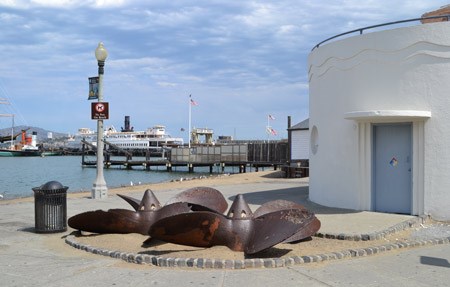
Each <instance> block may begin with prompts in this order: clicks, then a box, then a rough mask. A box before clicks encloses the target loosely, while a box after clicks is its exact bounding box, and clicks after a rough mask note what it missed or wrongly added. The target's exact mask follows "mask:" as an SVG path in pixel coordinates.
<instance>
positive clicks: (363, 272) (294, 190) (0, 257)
mask: <svg viewBox="0 0 450 287" xmlns="http://www.w3.org/2000/svg"><path fill="white" fill-rule="evenodd" d="M199 185H201V182H199ZM214 187H215V188H217V189H219V190H220V191H221V192H222V193H223V194H224V196H225V197H226V198H227V200H229V201H230V202H231V201H232V198H233V197H234V196H235V195H236V194H238V193H242V194H244V197H245V199H246V200H247V202H248V203H249V204H250V206H251V208H252V209H255V208H256V207H257V206H259V205H260V204H262V203H264V202H267V201H270V200H274V199H286V200H292V201H295V202H299V203H302V204H304V205H306V206H307V208H310V209H312V210H313V211H314V212H315V213H316V215H317V217H318V218H319V219H320V220H321V222H322V228H321V230H320V231H321V233H324V234H328V233H329V234H340V233H345V234H364V233H368V234H373V233H377V232H383V231H384V230H387V229H389V228H392V227H393V226H396V225H399V224H402V223H403V222H405V221H407V220H411V219H414V217H412V216H402V215H393V214H380V213H374V212H357V211H353V210H344V209H335V208H326V207H323V206H319V205H316V204H314V203H311V202H309V201H308V200H307V196H308V182H307V180H305V179H267V181H265V182H262V183H251V184H241V185H224V186H214ZM143 191H144V190H142V192H139V193H134V194H133V193H131V194H129V195H130V196H133V197H136V198H140V197H141V196H142V194H143ZM180 191H181V189H178V190H177V189H174V190H167V191H159V192H155V194H156V196H157V197H158V199H159V200H160V202H161V203H164V202H166V201H167V200H168V199H169V198H171V197H172V196H174V195H175V194H177V193H178V192H180ZM109 208H130V207H129V206H128V204H127V203H125V202H124V201H123V200H121V199H119V198H118V197H117V196H110V197H108V198H107V199H105V200H92V199H89V198H87V197H85V198H70V199H69V200H68V216H69V217H70V216H72V215H75V214H78V213H80V212H84V211H89V210H96V209H103V210H107V209H109ZM69 233H70V230H69V231H68V232H63V233H56V234H36V233H34V201H33V200H30V201H28V202H20V203H13V204H12V203H8V202H2V203H1V204H0V282H1V285H2V286H36V285H41V286H42V285H45V286H82V285H87V286H126V285H130V286H131V285H133V286H138V284H139V285H141V284H145V285H152V286H153V285H155V286H200V285H202V286H236V285H239V284H245V285H246V286H299V285H301V284H309V285H308V286H348V285H349V284H353V286H362V285H364V286H394V285H395V286H411V285H414V286H445V285H446V284H447V283H446V282H449V281H450V272H449V270H450V269H448V268H449V267H450V265H449V263H448V262H449V260H450V247H449V244H444V245H437V246H429V247H421V248H415V249H411V250H406V251H403V252H401V253H398V252H396V251H392V252H386V253H383V254H382V255H376V256H370V257H365V258H359V259H350V260H349V259H345V260H337V261H330V262H327V263H316V264H308V265H295V266H290V267H283V268H272V269H246V270H223V269H222V270H215V269H211V270H205V269H180V268H175V269H174V268H161V267H155V266H149V265H136V264H130V263H126V262H123V261H121V260H117V259H112V258H109V257H105V256H99V255H94V254H90V253H87V252H84V251H80V250H77V249H74V248H72V247H70V246H68V245H67V244H65V243H64V239H63V238H64V237H65V236H66V235H68V234H69ZM425 276H426V277H427V279H425V278H424V277H425Z"/></svg>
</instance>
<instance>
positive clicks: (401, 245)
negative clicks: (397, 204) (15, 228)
mask: <svg viewBox="0 0 450 287" xmlns="http://www.w3.org/2000/svg"><path fill="white" fill-rule="evenodd" d="M417 223H420V218H419V219H413V220H408V221H405V222H403V223H400V224H397V225H395V226H393V227H392V228H389V229H387V230H386V231H382V232H379V233H374V234H370V235H364V234H363V235H358V236H354V235H346V234H339V236H337V237H336V235H333V234H323V235H320V234H319V235H317V234H316V236H318V237H324V238H332V239H338V240H339V239H341V240H374V239H375V238H376V239H380V238H381V237H378V236H385V235H387V234H391V233H394V232H397V231H401V230H404V229H405V228H408V227H413V226H415V225H416V224H417ZM65 242H66V243H67V244H69V245H70V246H72V247H74V248H76V249H80V250H84V251H86V252H90V253H93V254H98V255H103V256H108V257H112V258H116V259H121V260H124V261H126V262H129V263H136V264H147V265H153V266H158V267H181V268H200V269H251V268H279V267H288V266H293V265H299V264H308V263H315V262H323V261H329V260H340V259H346V258H353V257H361V256H370V255H375V254H379V253H382V252H388V251H391V250H398V249H405V248H415V247H421V246H427V245H439V244H448V243H450V236H449V237H444V238H434V239H427V240H413V241H408V242H396V243H388V244H384V245H379V246H373V247H366V248H358V249H348V250H343V251H339V252H331V253H325V254H317V255H309V256H292V257H286V258H252V259H244V260H225V259H209V258H170V257H161V256H152V255H147V254H134V253H126V252H121V251H112V250H107V249H103V248H99V247H94V246H90V245H84V244H81V243H79V242H78V241H76V237H75V236H74V235H68V236H66V238H65Z"/></svg>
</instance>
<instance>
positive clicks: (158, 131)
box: [71, 116, 184, 153]
mask: <svg viewBox="0 0 450 287" xmlns="http://www.w3.org/2000/svg"><path fill="white" fill-rule="evenodd" d="M103 139H104V141H105V143H106V144H107V145H110V146H111V147H112V148H116V149H122V150H129V151H132V150H148V151H150V152H152V153H161V152H163V151H164V150H168V149H170V148H172V147H178V146H182V145H183V144H184V141H183V138H177V137H171V136H170V135H169V134H168V133H167V132H166V128H165V126H163V125H155V126H153V127H151V128H148V129H147V130H145V131H135V130H134V128H133V127H131V125H130V117H129V116H125V125H124V127H123V128H121V130H120V131H118V130H116V128H115V127H114V126H110V127H107V128H106V129H105V131H104V133H103ZM82 141H85V142H86V143H88V144H90V145H93V146H97V134H96V132H95V131H93V130H91V129H89V128H80V129H78V133H77V134H76V135H75V136H74V137H73V138H72V139H71V142H73V144H75V145H80V144H81V142H82Z"/></svg>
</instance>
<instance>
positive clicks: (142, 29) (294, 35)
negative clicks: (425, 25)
mask: <svg viewBox="0 0 450 287" xmlns="http://www.w3.org/2000/svg"><path fill="white" fill-rule="evenodd" d="M444 4H446V3H445V1H432V3H430V1H429V2H427V1H419V0H412V1H407V0H398V1H395V0H392V1H387V0H386V1H359V0H358V1H357V0H340V1H339V0H337V1H323V0H321V1H318V0H302V1H296V0H279V1H269V2H267V1H225V0H197V1H188V0H183V1H181V0H173V1H165V0H152V1H146V0H120V1H94V0H80V1H75V0H61V1H50V0H47V1H46V0H35V1H25V0H0V7H2V8H4V7H7V9H2V12H0V25H1V26H2V29H1V30H0V54H1V55H2V65H0V79H3V81H4V84H5V85H7V88H8V90H9V91H10V92H12V93H13V96H14V97H15V98H17V99H16V102H17V103H19V104H21V105H22V106H25V110H24V112H25V113H26V114H27V115H28V116H29V117H31V118H32V119H29V121H30V122H33V124H35V125H41V126H42V125H44V123H45V124H47V123H48V124H52V125H55V126H54V127H52V126H48V127H47V126H43V127H44V128H51V129H54V130H56V131H58V130H64V131H67V130H68V129H70V130H72V131H76V129H77V128H78V127H80V126H89V125H90V124H92V122H91V121H89V119H88V117H87V119H84V117H80V116H79V114H82V113H84V112H86V110H85V109H86V100H85V98H86V89H87V87H86V85H87V77H89V76H92V75H95V73H96V72H97V66H96V60H95V57H94V54H93V51H94V49H95V47H96V46H97V43H98V42H99V41H104V42H105V46H106V48H107V49H108V51H109V56H108V59H107V63H106V67H105V93H106V94H105V95H107V96H106V98H107V99H108V101H111V106H112V107H120V109H119V110H117V109H116V110H115V112H114V113H113V115H112V119H111V122H114V124H121V122H122V120H123V115H124V113H128V114H130V115H131V116H133V121H134V122H135V123H136V126H142V125H144V126H146V125H148V114H149V113H151V114H152V116H153V117H154V121H157V122H163V123H164V124H166V125H167V126H168V127H169V129H177V128H179V127H181V125H182V124H183V123H184V122H185V120H184V117H185V116H184V113H187V111H186V109H185V108H186V105H185V104H186V101H185V97H186V96H187V95H189V93H192V94H193V95H195V96H196V100H197V101H199V102H200V103H201V105H200V106H199V108H198V109H197V110H196V116H197V117H198V118H197V120H198V121H200V122H201V123H202V124H208V125H209V126H211V127H212V128H214V129H215V130H217V132H221V133H223V134H232V133H233V129H236V131H237V133H238V134H240V135H241V136H240V138H243V137H244V136H248V137H251V138H258V137H260V138H261V136H262V137H264V136H265V132H264V123H262V125H263V128H262V130H261V131H259V130H258V128H256V126H259V125H260V124H261V121H262V122H264V118H265V117H266V114H267V113H268V112H271V113H272V112H273V113H275V112H276V113H277V115H280V116H279V117H278V118H280V119H283V118H284V117H286V116H287V115H292V116H293V117H294V118H296V119H298V120H299V121H300V120H302V119H303V117H305V116H307V114H308V111H307V110H308V97H307V94H308V85H307V67H306V59H307V56H308V53H309V51H310V49H311V48H312V47H313V46H314V45H315V44H316V43H318V42H320V41H321V40H323V39H325V38H328V37H330V36H333V35H336V34H339V33H341V32H345V31H348V30H351V29H355V28H360V27H364V26H368V25H373V24H379V23H383V22H388V21H393V20H401V19H405V18H414V17H418V16H420V15H421V14H423V13H424V12H427V11H430V10H434V9H436V8H439V6H442V5H444ZM392 7H396V8H395V9H392ZM34 8H39V9H34ZM24 82H26V84H24ZM161 99H163V100H161ZM56 102H59V103H62V106H64V105H65V106H66V107H67V108H66V110H63V111H62V112H60V111H59V110H58V111H55V114H54V116H55V117H58V118H62V119H64V118H65V116H66V115H67V114H69V115H72V116H73V117H77V118H80V119H79V120H77V121H64V120H62V121H57V122H55V121H52V120H51V119H45V118H46V117H43V116H42V112H39V109H36V107H41V106H45V107H46V108H47V107H52V106H53V105H54V104H55V103H56ZM136 103H139V104H136ZM58 113H61V114H58ZM174 114H176V115H177V116H176V117H174V116H173V115H174ZM229 115H233V116H232V117H230V116H229ZM186 116H187V115H186ZM71 118H72V117H71ZM225 119H226V120H225ZM242 119H245V121H244V120H242ZM261 119H262V120H261ZM44 120H45V122H44ZM115 121H116V122H115ZM152 121H153V119H152ZM202 121H203V122H202ZM276 124H277V125H279V126H277V127H276V129H277V130H283V129H284V125H285V124H284V122H283V120H280V121H279V122H278V121H277V123H276ZM184 127H185V128H187V127H186V126H184Z"/></svg>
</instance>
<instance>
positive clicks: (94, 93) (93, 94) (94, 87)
mask: <svg viewBox="0 0 450 287" xmlns="http://www.w3.org/2000/svg"><path fill="white" fill-rule="evenodd" d="M96 99H98V77H91V78H89V98H88V100H96Z"/></svg>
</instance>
